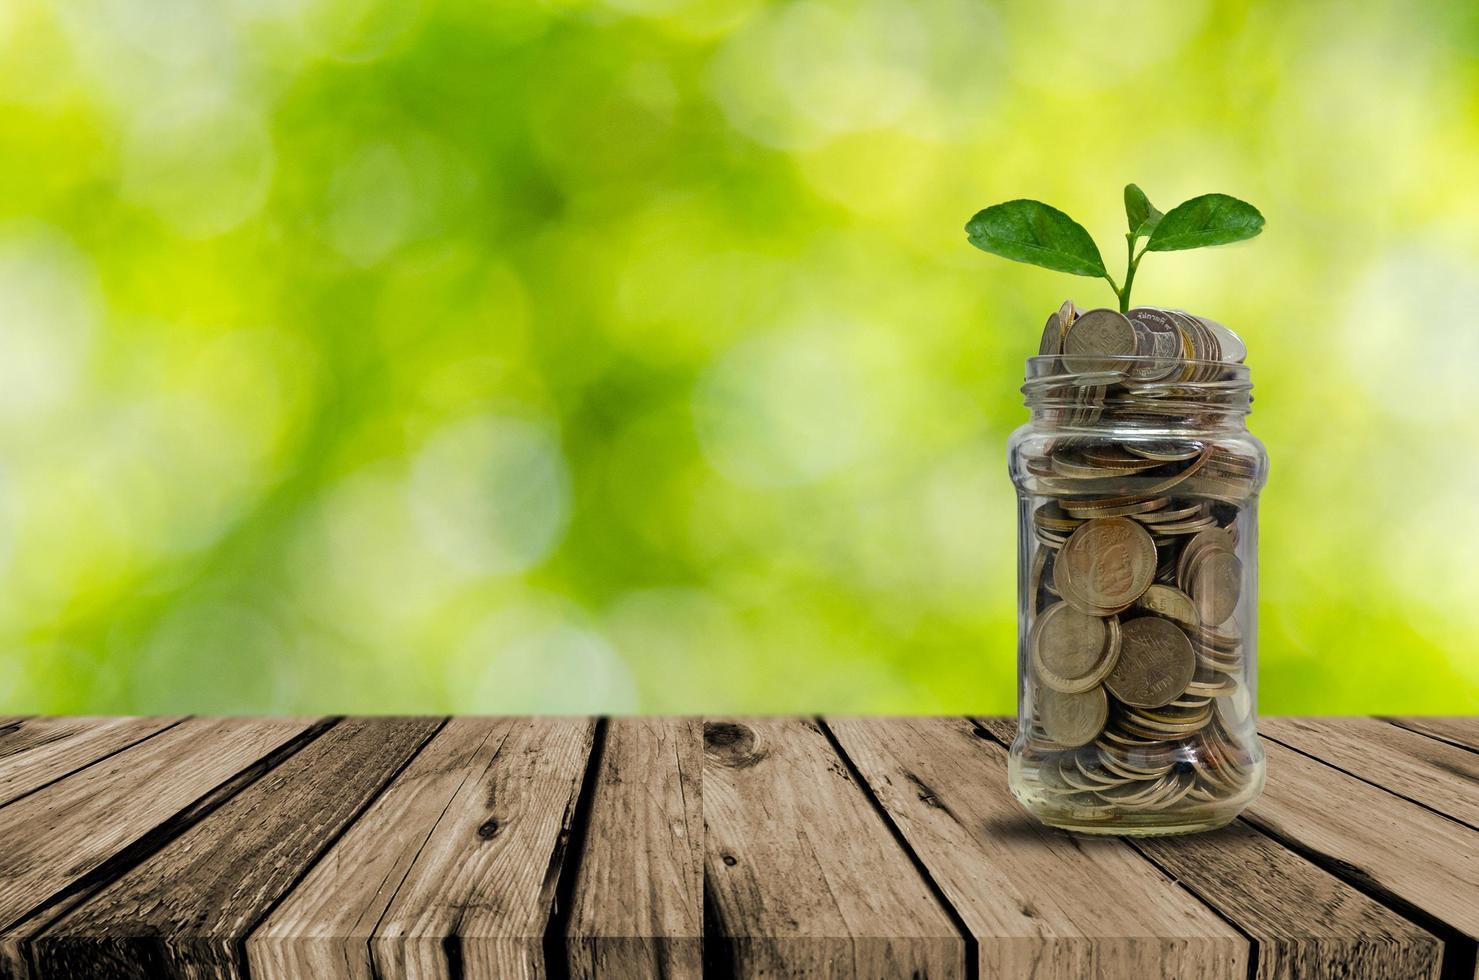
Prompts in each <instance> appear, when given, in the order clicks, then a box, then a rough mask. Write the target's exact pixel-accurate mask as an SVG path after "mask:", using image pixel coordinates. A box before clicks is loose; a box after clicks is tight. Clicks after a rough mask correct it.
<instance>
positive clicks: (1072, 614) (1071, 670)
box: [1029, 602, 1120, 694]
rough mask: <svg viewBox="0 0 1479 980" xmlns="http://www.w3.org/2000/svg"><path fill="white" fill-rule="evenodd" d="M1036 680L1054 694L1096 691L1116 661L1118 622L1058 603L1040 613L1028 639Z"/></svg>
mask: <svg viewBox="0 0 1479 980" xmlns="http://www.w3.org/2000/svg"><path fill="white" fill-rule="evenodd" d="M1029 645H1030V647H1031V653H1032V665H1033V667H1034V668H1035V669H1036V670H1037V676H1038V679H1039V680H1041V681H1042V682H1043V684H1045V685H1047V686H1048V687H1050V688H1052V689H1053V690H1055V691H1059V692H1062V693H1064V694H1077V693H1079V692H1081V691H1087V690H1088V689H1089V688H1091V687H1096V686H1098V684H1099V683H1100V682H1101V681H1103V680H1104V678H1105V676H1106V675H1107V674H1108V673H1109V672H1110V671H1111V670H1113V669H1114V662H1115V660H1116V659H1117V658H1118V657H1119V652H1120V634H1119V620H1117V619H1115V618H1114V617H1110V618H1108V619H1101V618H1100V617H1098V616H1089V615H1086V614H1084V613H1081V612H1079V611H1078V610H1077V609H1074V608H1073V607H1072V606H1070V605H1069V604H1068V603H1066V602H1058V603H1055V604H1053V605H1051V606H1049V607H1048V608H1047V609H1045V610H1043V612H1042V615H1040V616H1039V617H1038V620H1037V624H1036V626H1034V627H1033V630H1032V635H1031V638H1030V644H1029Z"/></svg>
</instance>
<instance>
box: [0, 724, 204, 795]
mask: <svg viewBox="0 0 1479 980" xmlns="http://www.w3.org/2000/svg"><path fill="white" fill-rule="evenodd" d="M191 717H192V716H191V715H186V716H185V717H183V718H181V719H180V720H178V721H172V722H170V723H169V724H168V725H165V726H164V727H163V728H161V729H158V730H157V731H152V732H150V733H149V734H147V735H145V736H143V737H142V738H138V739H135V740H134V741H132V742H129V743H128V744H127V745H120V746H119V747H118V748H116V749H114V750H113V751H111V752H108V753H106V754H105V755H100V756H98V757H97V758H96V759H93V760H92V761H91V762H84V763H83V764H82V765H80V766H78V767H77V768H76V769H69V770H67V771H66V772H64V773H62V774H61V775H60V776H57V777H56V778H55V779H48V780H47V781H46V782H44V783H42V784H41V785H40V786H33V787H32V788H31V789H28V790H26V791H25V792H24V793H22V794H20V795H19V796H17V797H15V799H12V800H6V801H5V802H4V803H0V809H4V808H5V807H8V806H10V805H11V804H13V803H19V802H20V801H21V800H24V799H25V798H26V797H28V796H30V795H31V794H33V793H39V792H41V791H42V790H43V789H45V788H46V787H48V786H54V785H56V784H57V783H59V782H61V781H62V780H64V779H66V778H67V777H69V776H75V775H77V774H78V773H79V772H82V771H83V770H84V769H90V768H92V767H93V766H95V765H97V764H98V763H99V762H106V761H108V760H109V759H111V758H113V757H114V756H115V755H117V754H118V753H120V752H126V751H128V750H129V749H131V748H133V747H134V746H135V745H142V744H143V743H145V742H147V741H149V739H151V738H153V737H154V736H156V735H163V734H164V733H165V732H167V731H169V730H170V729H171V728H174V727H175V726H176V725H183V724H184V723H185V722H187V721H189V720H190V718H191ZM19 724H20V722H16V725H19ZM58 741H60V739H59V740H58ZM47 744H49V745H50V744H55V743H50V742H49V743H47Z"/></svg>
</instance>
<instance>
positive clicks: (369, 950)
mask: <svg viewBox="0 0 1479 980" xmlns="http://www.w3.org/2000/svg"><path fill="white" fill-rule="evenodd" d="M451 723H452V722H451V719H448V721H447V724H448V725H450V724H451ZM442 727H443V728H445V727H446V726H445V725H444V726H442ZM511 731H512V728H511V727H510V728H505V729H504V730H503V734H502V736H501V737H500V738H499V739H498V747H497V748H495V749H494V750H493V754H492V755H491V756H489V757H488V764H487V766H485V767H484V768H483V771H482V772H474V771H473V769H472V767H471V766H469V767H468V773H467V775H466V776H464V777H463V778H462V782H460V783H458V784H457V788H456V789H455V790H453V791H452V792H451V793H449V794H448V795H447V803H446V805H445V806H443V807H442V812H441V813H439V814H437V818H436V819H435V820H434V821H432V823H431V826H430V827H428V828H427V831H426V836H425V837H424V838H422V841H421V843H420V845H419V846H417V848H416V853H415V855H414V856H412V858H411V860H410V861H409V862H407V864H406V866H405V868H404V869H403V870H402V872H401V878H400V880H399V881H397V882H396V883H395V888H394V889H393V890H392V891H391V893H390V897H389V898H388V899H386V901H385V906H384V908H382V909H381V910H380V915H379V916H378V917H376V919H375V925H374V926H373V927H371V929H370V932H369V935H368V936H366V937H365V962H366V963H367V964H369V967H370V980H382V977H381V974H380V967H379V964H378V963H376V960H375V937H376V936H378V935H380V926H381V925H382V924H383V923H384V922H385V917H386V916H387V915H389V914H390V910H391V908H393V907H394V906H395V900H396V899H397V898H398V897H400V893H401V888H403V887H404V886H405V884H406V879H407V878H409V877H410V874H411V869H412V868H414V867H416V862H418V861H420V860H421V855H422V853H423V852H424V851H425V850H426V845H427V844H428V843H430V842H431V839H432V837H433V836H435V834H436V831H437V827H439V826H441V823H442V821H443V820H444V819H445V818H446V816H447V812H448V811H449V810H451V809H452V804H453V803H454V802H456V800H457V795H458V794H459V793H461V792H462V787H464V786H466V785H467V782H468V780H476V779H480V778H481V777H482V776H483V775H485V774H486V773H489V772H491V771H492V770H493V766H494V765H495V764H496V763H497V762H498V757H499V755H500V754H502V752H503V745H504V743H505V742H507V741H508V736H509V733H510V732H511ZM492 737H493V734H492V732H489V733H488V734H487V735H485V736H484V737H483V740H482V741H481V742H479V743H478V747H477V749H475V750H474V751H473V753H472V754H471V755H470V756H469V759H475V758H477V754H478V752H481V751H482V749H483V746H485V745H487V744H488V740H489V739H491V738H492ZM416 754H417V755H420V754H421V753H420V752H417V753H416ZM389 880H390V876H389V874H387V875H386V877H385V878H384V879H382V880H381V882H380V887H381V888H384V887H385V883H386V882H387V881H389ZM262 921H263V923H264V924H265V923H266V921H267V920H266V919H263V920H262ZM449 950H450V952H449ZM443 952H444V953H446V954H447V956H448V960H447V962H448V969H451V964H452V959H451V957H452V956H453V955H454V954H455V955H456V957H457V968H458V969H461V968H462V959H461V957H462V946H461V945H460V944H459V943H458V941H457V940H456V938H455V937H453V942H452V943H451V945H450V946H448V945H447V944H445V943H444V944H443Z"/></svg>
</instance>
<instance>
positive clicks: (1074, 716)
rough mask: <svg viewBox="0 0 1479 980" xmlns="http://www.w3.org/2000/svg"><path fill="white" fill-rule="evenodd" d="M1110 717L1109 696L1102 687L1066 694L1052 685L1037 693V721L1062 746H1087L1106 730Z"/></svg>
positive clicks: (1049, 736)
mask: <svg viewBox="0 0 1479 980" xmlns="http://www.w3.org/2000/svg"><path fill="white" fill-rule="evenodd" d="M1108 717H1109V698H1108V697H1106V696H1105V694H1104V688H1102V687H1092V688H1090V689H1089V690H1087V691H1082V692H1080V693H1078V694H1064V693H1062V692H1061V691H1054V690H1053V689H1052V688H1043V689H1042V690H1041V691H1039V692H1038V703H1037V718H1038V722H1039V723H1040V724H1041V725H1042V729H1043V732H1044V733H1045V734H1046V735H1047V736H1048V738H1050V739H1052V740H1053V741H1054V742H1057V743H1058V744H1059V745H1064V746H1069V747H1072V746H1076V745H1087V744H1088V743H1090V742H1092V741H1093V740H1094V736H1096V735H1098V734H1099V733H1100V732H1101V731H1103V730H1104V722H1105V720H1106V719H1108Z"/></svg>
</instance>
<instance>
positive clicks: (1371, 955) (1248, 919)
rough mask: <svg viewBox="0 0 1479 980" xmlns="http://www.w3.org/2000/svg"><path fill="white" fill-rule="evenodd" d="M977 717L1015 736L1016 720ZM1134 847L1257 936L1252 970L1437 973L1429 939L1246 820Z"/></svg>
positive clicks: (1001, 735) (1276, 973) (1269, 974)
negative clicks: (1257, 829) (1262, 832)
mask: <svg viewBox="0 0 1479 980" xmlns="http://www.w3.org/2000/svg"><path fill="white" fill-rule="evenodd" d="M978 720H979V722H980V724H981V725H982V726H983V727H985V728H986V729H987V730H989V731H991V733H992V734H993V735H995V736H996V737H997V738H998V739H1000V740H1002V741H1003V742H1008V743H1009V742H1010V741H1011V739H1012V738H1013V736H1014V735H1015V734H1016V727H1017V725H1016V720H1015V719H1011V718H981V719H978ZM1262 724H1263V722H1262V721H1261V722H1260V725H1262ZM1132 846H1133V847H1135V849H1136V850H1138V851H1140V852H1141V853H1142V854H1144V855H1145V856H1146V857H1147V858H1148V859H1149V860H1151V861H1153V862H1154V863H1155V864H1156V865H1157V866H1159V867H1161V868H1163V869H1165V871H1166V872H1168V873H1169V874H1171V875H1173V876H1174V877H1175V878H1176V880H1177V881H1179V882H1180V883H1181V885H1182V886H1184V887H1185V888H1187V889H1189V890H1190V891H1192V892H1193V893H1195V894H1196V895H1197V896H1198V897H1199V898H1201V899H1202V900H1203V901H1204V902H1206V903H1207V904H1208V905H1209V906H1211V907H1212V908H1214V909H1216V910H1217V912H1218V914H1220V915H1221V916H1223V917H1224V918H1226V919H1227V920H1228V921H1229V922H1231V923H1233V924H1234V925H1236V926H1237V928H1238V929H1239V930H1240V931H1241V932H1243V933H1245V934H1246V935H1248V936H1250V937H1252V938H1253V939H1255V940H1256V941H1257V950H1256V962H1255V972H1254V976H1256V977H1259V978H1283V977H1290V978H1292V977H1321V976H1354V977H1365V976H1372V977H1392V978H1396V977H1433V976H1437V971H1438V969H1439V966H1440V963H1441V960H1442V955H1443V946H1442V943H1441V941H1440V940H1439V939H1438V938H1437V937H1435V936H1434V935H1432V934H1431V933H1429V932H1427V931H1425V930H1423V929H1422V928H1420V927H1418V926H1416V925H1414V924H1413V923H1411V922H1409V921H1408V920H1407V919H1404V918H1403V917H1402V916H1400V915H1397V914H1395V913H1393V912H1391V911H1390V910H1388V909H1387V908H1386V907H1385V906H1383V905H1381V904H1379V903H1378V902H1375V901H1373V900H1372V899H1370V898H1368V897H1366V896H1365V895H1364V894H1362V893H1361V892H1360V891H1358V890H1357V889H1356V888H1353V887H1352V886H1351V885H1348V884H1346V883H1345V882H1343V881H1342V880H1340V879H1339V878H1337V877H1336V876H1334V875H1332V874H1330V873H1328V872H1327V871H1324V870H1322V869H1321V868H1319V867H1317V866H1316V865H1314V864H1312V863H1310V862H1309V861H1308V860H1306V859H1305V858H1303V857H1301V856H1299V855H1298V854H1295V853H1294V852H1292V851H1290V850H1289V849H1288V848H1285V847H1283V846H1281V845H1280V844H1278V843H1276V842H1275V841H1274V840H1273V839H1271V838H1269V837H1268V836H1266V835H1264V834H1261V833H1259V832H1258V831H1256V830H1253V829H1252V828H1251V827H1250V826H1248V825H1247V824H1245V823H1238V824H1234V825H1233V826H1230V827H1226V828H1223V829H1222V830H1218V831H1214V832H1212V833H1207V834H1193V835H1189V836H1185V837H1162V838H1144V839H1140V840H1135V841H1133V842H1132Z"/></svg>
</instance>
